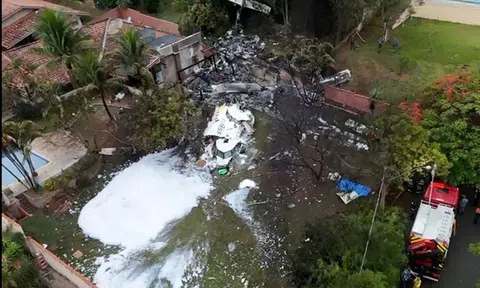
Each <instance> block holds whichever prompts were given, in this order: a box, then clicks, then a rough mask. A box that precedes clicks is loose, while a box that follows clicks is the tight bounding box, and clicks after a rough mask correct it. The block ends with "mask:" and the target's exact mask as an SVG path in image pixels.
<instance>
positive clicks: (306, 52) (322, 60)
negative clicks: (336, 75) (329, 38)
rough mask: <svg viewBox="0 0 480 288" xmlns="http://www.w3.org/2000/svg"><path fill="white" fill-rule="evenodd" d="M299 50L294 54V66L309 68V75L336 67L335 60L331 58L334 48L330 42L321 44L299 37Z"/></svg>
mask: <svg viewBox="0 0 480 288" xmlns="http://www.w3.org/2000/svg"><path fill="white" fill-rule="evenodd" d="M298 38H299V41H298V47H297V48H298V49H296V50H295V51H294V52H293V55H292V60H291V62H292V64H293V66H296V67H297V68H300V67H302V66H307V67H308V69H304V70H307V74H310V73H313V72H314V71H315V70H320V71H323V70H324V69H326V68H329V67H331V68H333V67H335V59H333V57H332V56H331V55H332V53H333V46H332V44H330V43H328V42H319V41H318V40H315V39H310V38H307V37H304V36H299V37H298Z"/></svg>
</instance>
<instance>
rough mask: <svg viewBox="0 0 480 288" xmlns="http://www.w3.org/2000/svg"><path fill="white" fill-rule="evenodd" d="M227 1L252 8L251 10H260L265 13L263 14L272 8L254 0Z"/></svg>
mask: <svg viewBox="0 0 480 288" xmlns="http://www.w3.org/2000/svg"><path fill="white" fill-rule="evenodd" d="M228 1H230V2H232V3H235V4H237V5H239V6H243V7H245V8H248V9H252V10H255V11H258V12H262V13H265V14H269V13H270V11H271V10H272V8H270V6H268V5H265V4H262V3H259V2H257V1H255V0H228Z"/></svg>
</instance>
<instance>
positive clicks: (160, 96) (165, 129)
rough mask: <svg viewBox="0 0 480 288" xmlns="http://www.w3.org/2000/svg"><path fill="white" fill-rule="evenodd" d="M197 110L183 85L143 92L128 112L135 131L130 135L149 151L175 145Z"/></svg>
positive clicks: (141, 148)
mask: <svg viewBox="0 0 480 288" xmlns="http://www.w3.org/2000/svg"><path fill="white" fill-rule="evenodd" d="M194 113H195V107H194V106H193V105H192V104H191V103H190V101H189V99H188V98H186V97H185V96H184V94H183V91H182V87H181V86H177V87H174V88H170V89H155V90H154V91H153V92H152V91H149V92H146V93H143V94H142V95H141V96H139V99H138V102H137V104H136V105H135V107H134V108H133V109H132V111H131V112H130V114H129V119H128V122H129V124H130V125H131V128H132V130H133V136H132V137H130V138H131V140H132V142H133V143H134V144H135V146H136V147H137V148H139V149H140V150H143V151H147V152H150V151H152V150H159V149H165V148H166V147H169V146H173V145H175V144H177V143H178V141H179V140H180V138H181V137H182V136H183V135H184V133H185V131H186V129H187V127H188V123H189V121H188V120H189V119H190V117H191V116H192V115H194Z"/></svg>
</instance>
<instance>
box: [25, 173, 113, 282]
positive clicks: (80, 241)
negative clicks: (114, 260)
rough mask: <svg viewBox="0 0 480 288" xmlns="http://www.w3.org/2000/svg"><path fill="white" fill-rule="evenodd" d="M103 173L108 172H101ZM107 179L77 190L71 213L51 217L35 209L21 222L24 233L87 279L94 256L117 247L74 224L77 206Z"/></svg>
mask: <svg viewBox="0 0 480 288" xmlns="http://www.w3.org/2000/svg"><path fill="white" fill-rule="evenodd" d="M103 175H109V173H105V172H104V173H103ZM109 180H110V177H104V178H102V179H99V180H98V181H97V182H96V183H95V184H94V185H92V186H91V187H88V188H85V189H82V190H79V191H78V192H77V195H78V196H77V198H76V199H75V201H74V203H73V205H72V207H71V209H70V211H71V212H67V213H66V214H65V215H63V216H60V217H54V216H51V215H48V214H47V213H45V212H44V211H39V212H37V213H36V214H34V215H33V216H32V217H29V218H27V219H26V220H25V221H23V222H22V228H23V230H24V231H25V234H27V235H30V236H32V237H33V238H35V239H36V240H37V241H38V242H40V243H42V244H47V245H48V249H49V250H50V251H52V252H53V253H55V254H56V255H57V256H58V257H59V258H61V259H62V260H63V261H65V262H66V263H68V264H70V265H71V266H72V267H74V268H75V269H77V270H79V271H80V272H81V273H83V274H84V275H85V276H87V277H89V278H92V277H93V275H94V274H95V272H96V268H97V265H96V264H94V262H95V260H96V258H97V257H99V256H106V255H110V254H112V253H114V252H116V251H118V247H116V246H109V245H104V244H103V243H101V242H100V241H98V240H96V239H92V238H89V237H87V236H86V235H85V234H83V232H82V230H81V229H80V227H79V226H78V224H77V222H78V216H79V215H80V210H81V208H82V207H83V206H85V204H86V203H87V202H88V201H90V200H91V199H92V198H93V197H95V196H96V195H97V193H98V192H99V191H101V190H102V189H103V187H104V185H105V184H106V183H108V182H109ZM77 250H80V251H81V252H82V253H83V256H82V257H81V258H79V259H76V258H75V257H73V256H72V254H73V253H74V252H75V251H77Z"/></svg>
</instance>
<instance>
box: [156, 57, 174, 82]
mask: <svg viewBox="0 0 480 288" xmlns="http://www.w3.org/2000/svg"><path fill="white" fill-rule="evenodd" d="M175 61H176V60H175V54H171V55H168V56H165V57H163V58H162V60H161V63H162V64H160V65H162V74H163V82H165V83H168V84H170V83H177V82H178V74H177V64H176V63H175Z"/></svg>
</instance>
